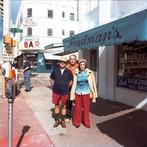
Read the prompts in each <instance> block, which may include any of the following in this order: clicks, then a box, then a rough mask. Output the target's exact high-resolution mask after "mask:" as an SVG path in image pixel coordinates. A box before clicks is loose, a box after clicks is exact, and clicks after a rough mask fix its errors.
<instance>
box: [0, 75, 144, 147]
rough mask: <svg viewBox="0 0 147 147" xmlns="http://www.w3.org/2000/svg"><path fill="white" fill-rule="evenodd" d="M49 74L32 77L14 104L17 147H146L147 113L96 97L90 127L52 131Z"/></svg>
mask: <svg viewBox="0 0 147 147" xmlns="http://www.w3.org/2000/svg"><path fill="white" fill-rule="evenodd" d="M48 77H49V75H48V74H40V75H35V76H33V77H32V78H31V81H32V87H33V88H32V90H31V92H25V91H24V88H21V92H20V94H19V96H18V97H16V99H15V101H14V125H13V126H14V127H13V144H14V146H16V147H54V146H56V147H147V139H146V138H147V125H146V124H147V117H146V116H147V112H145V111H143V110H136V109H134V108H133V107H130V106H127V105H124V104H120V103H117V102H111V101H108V100H104V99H102V98H99V99H98V100H97V103H96V104H91V113H90V120H91V128H90V129H87V128H85V127H84V126H83V125H81V126H80V128H75V127H74V126H73V125H72V123H71V122H70V123H69V124H67V128H66V129H64V128H62V127H61V126H59V127H58V128H53V123H54V120H53V118H52V110H53V104H52V97H51V89H50V88H49V87H48ZM0 108H1V109H0V116H1V119H0V147H7V129H8V128H7V100H6V99H5V98H0Z"/></svg>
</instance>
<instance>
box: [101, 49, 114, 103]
mask: <svg viewBox="0 0 147 147" xmlns="http://www.w3.org/2000/svg"><path fill="white" fill-rule="evenodd" d="M99 95H100V97H103V98H105V99H109V100H112V101H114V100H115V49H114V47H113V46H110V47H100V48H99Z"/></svg>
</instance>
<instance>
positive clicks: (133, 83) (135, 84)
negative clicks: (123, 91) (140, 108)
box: [117, 77, 147, 92]
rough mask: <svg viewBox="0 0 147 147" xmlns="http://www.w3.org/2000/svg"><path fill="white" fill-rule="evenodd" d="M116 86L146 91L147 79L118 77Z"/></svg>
mask: <svg viewBox="0 0 147 147" xmlns="http://www.w3.org/2000/svg"><path fill="white" fill-rule="evenodd" d="M117 86H120V87H124V88H129V89H134V90H139V91H143V92H147V80H145V79H139V78H132V77H118V79H117Z"/></svg>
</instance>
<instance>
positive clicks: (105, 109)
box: [90, 98, 132, 116]
mask: <svg viewBox="0 0 147 147" xmlns="http://www.w3.org/2000/svg"><path fill="white" fill-rule="evenodd" d="M130 108H132V107H131V106H128V105H125V104H122V103H118V102H113V101H109V100H106V99H102V98H98V99H97V102H96V103H91V105H90V112H91V113H93V114H95V115H97V116H105V115H109V114H113V113H117V112H120V111H124V110H127V109H130Z"/></svg>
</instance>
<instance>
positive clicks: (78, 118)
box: [73, 94, 90, 127]
mask: <svg viewBox="0 0 147 147" xmlns="http://www.w3.org/2000/svg"><path fill="white" fill-rule="evenodd" d="M82 108H83V116H82ZM89 109H90V99H89V94H86V95H76V100H75V110H74V116H73V125H75V126H80V124H81V122H82V118H83V123H84V125H85V126H87V127H88V126H90V120H89Z"/></svg>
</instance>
